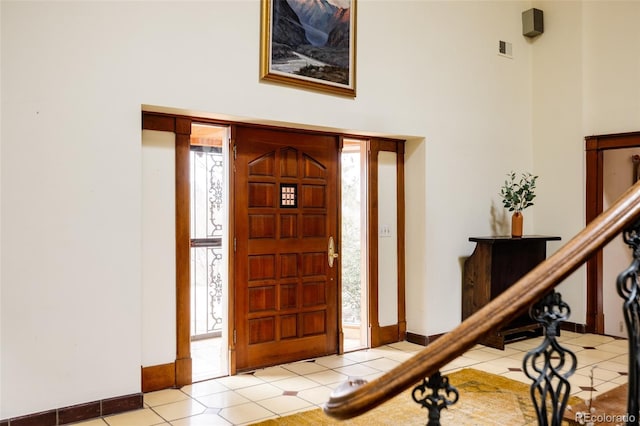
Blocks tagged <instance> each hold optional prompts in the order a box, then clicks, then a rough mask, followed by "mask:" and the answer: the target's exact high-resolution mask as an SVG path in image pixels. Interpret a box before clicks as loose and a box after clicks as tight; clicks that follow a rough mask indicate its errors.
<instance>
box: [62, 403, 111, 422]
mask: <svg viewBox="0 0 640 426" xmlns="http://www.w3.org/2000/svg"><path fill="white" fill-rule="evenodd" d="M101 413H102V404H101V403H100V401H94V402H89V403H87V404H78V405H74V406H71V407H65V408H60V409H59V410H58V424H61V425H64V424H68V423H75V422H80V421H83V420H89V419H95V418H96V417H100V414H101Z"/></svg>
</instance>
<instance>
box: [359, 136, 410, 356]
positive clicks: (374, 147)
mask: <svg viewBox="0 0 640 426" xmlns="http://www.w3.org/2000/svg"><path fill="white" fill-rule="evenodd" d="M381 151H387V152H395V153H396V155H397V157H396V174H397V175H396V208H397V224H396V229H397V236H396V246H397V257H398V259H397V260H398V264H397V268H398V290H397V292H398V293H397V294H398V318H397V323H396V324H394V325H390V326H385V327H380V319H379V317H378V308H379V300H378V298H379V294H378V284H379V279H378V263H379V259H378V209H379V200H378V179H379V177H378V154H379V153H380V152H381ZM368 160H369V161H368V162H369V165H368V182H367V185H368V197H367V198H368V211H369V224H368V227H369V230H368V231H369V232H368V239H369V271H368V272H369V322H370V333H371V334H370V344H371V347H373V348H375V347H377V346H381V345H384V344H387V343H392V342H397V341H400V340H402V339H404V336H405V332H406V329H407V320H406V302H405V294H406V290H405V248H404V246H405V217H404V216H405V194H404V141H397V140H386V139H378V138H372V139H370V141H369V149H368ZM392 330H393V331H392ZM390 333H393V337H392V336H391V334H390ZM392 339H393V340H392Z"/></svg>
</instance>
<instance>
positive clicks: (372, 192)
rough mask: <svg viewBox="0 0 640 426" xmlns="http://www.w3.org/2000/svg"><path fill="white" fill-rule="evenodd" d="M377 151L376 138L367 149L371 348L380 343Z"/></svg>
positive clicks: (368, 274)
mask: <svg viewBox="0 0 640 426" xmlns="http://www.w3.org/2000/svg"><path fill="white" fill-rule="evenodd" d="M378 151H379V145H378V141H377V140H370V141H369V148H368V149H367V157H368V161H367V162H368V164H369V166H368V170H367V174H368V177H367V191H368V197H367V211H368V212H369V221H368V222H369V223H368V225H367V226H368V227H369V229H368V241H369V244H368V245H369V271H368V273H367V276H368V277H369V279H368V285H369V288H368V294H369V333H370V335H369V344H370V346H371V347H372V348H375V347H378V346H380V345H382V343H381V339H380V321H379V317H378Z"/></svg>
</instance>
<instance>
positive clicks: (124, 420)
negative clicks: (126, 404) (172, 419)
mask: <svg viewBox="0 0 640 426" xmlns="http://www.w3.org/2000/svg"><path fill="white" fill-rule="evenodd" d="M104 420H105V421H106V422H107V424H109V426H152V425H160V424H164V423H166V422H165V420H164V419H163V418H162V417H160V416H158V415H157V414H156V413H154V412H153V411H152V410H151V409H150V408H145V409H142V410H135V411H128V412H126V413H122V414H116V415H114V416H108V417H105V418H104Z"/></svg>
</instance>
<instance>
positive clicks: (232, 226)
mask: <svg viewBox="0 0 640 426" xmlns="http://www.w3.org/2000/svg"><path fill="white" fill-rule="evenodd" d="M236 128H237V127H236V125H231V126H230V127H229V174H228V176H229V186H228V188H229V189H228V190H229V206H228V208H229V241H228V247H229V254H230V256H228V257H229V267H228V270H227V277H228V280H229V285H228V286H227V287H228V289H229V302H228V304H227V313H228V321H227V322H228V327H227V331H228V333H229V339H228V340H229V374H231V375H235V374H236V373H237V367H236V363H237V353H236V339H235V335H236V334H235V327H236V320H237V318H236V311H235V306H236V289H235V285H234V283H235V282H236V279H235V270H236V269H235V268H236V266H235V250H234V246H235V244H234V241H235V238H236V221H235V218H236V214H235V202H234V200H236V197H237V195H236V194H235V192H234V191H235V187H236V183H235V181H236V159H235V157H234V155H233V152H234V147H235V145H236Z"/></svg>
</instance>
